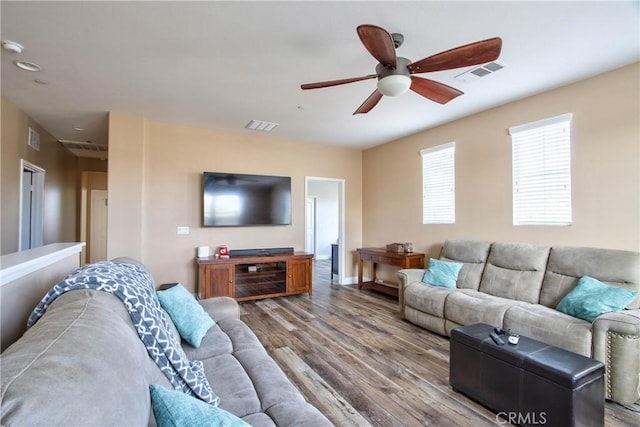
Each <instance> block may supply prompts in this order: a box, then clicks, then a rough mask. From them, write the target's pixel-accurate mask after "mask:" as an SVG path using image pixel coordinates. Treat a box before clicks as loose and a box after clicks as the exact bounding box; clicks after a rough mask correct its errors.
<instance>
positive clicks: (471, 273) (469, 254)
mask: <svg viewBox="0 0 640 427" xmlns="http://www.w3.org/2000/svg"><path fill="white" fill-rule="evenodd" d="M490 248H491V243H489V242H482V241H478V240H447V241H446V242H444V245H443V246H442V251H441V253H440V259H441V260H443V261H456V262H461V263H463V264H464V265H463V266H462V269H461V270H460V273H459V274H458V280H457V284H456V286H457V287H458V288H459V289H473V290H478V288H479V287H480V278H481V277H482V271H483V270H484V265H485V262H486V261H487V257H488V256H489V249H490Z"/></svg>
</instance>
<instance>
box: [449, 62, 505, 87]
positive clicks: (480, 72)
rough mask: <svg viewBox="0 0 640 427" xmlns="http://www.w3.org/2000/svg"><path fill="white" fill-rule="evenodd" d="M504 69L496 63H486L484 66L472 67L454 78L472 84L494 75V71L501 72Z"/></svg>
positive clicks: (502, 65) (501, 64) (499, 63)
mask: <svg viewBox="0 0 640 427" xmlns="http://www.w3.org/2000/svg"><path fill="white" fill-rule="evenodd" d="M504 67H505V65H504V64H503V63H501V62H498V61H493V62H488V63H486V64H483V65H478V66H477V67H473V68H472V69H470V70H467V71H465V72H464V73H461V74H458V75H457V76H456V77H455V78H456V79H457V80H460V81H462V82H465V83H472V82H474V81H476V80H478V79H479V78H481V77H485V76H488V75H489V74H493V73H495V72H496V71H499V70H502V69H503V68H504Z"/></svg>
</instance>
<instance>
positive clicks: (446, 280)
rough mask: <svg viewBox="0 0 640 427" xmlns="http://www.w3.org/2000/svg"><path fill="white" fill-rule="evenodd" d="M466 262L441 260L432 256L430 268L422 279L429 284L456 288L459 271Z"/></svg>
mask: <svg viewBox="0 0 640 427" xmlns="http://www.w3.org/2000/svg"><path fill="white" fill-rule="evenodd" d="M463 265H464V264H462V263H460V262H451V261H440V260H438V259H433V258H431V259H430V260H429V269H428V270H427V271H426V272H425V273H424V276H422V281H423V282H424V283H427V284H429V285H434V286H442V287H445V288H455V287H456V283H457V281H458V273H460V269H461V268H462V266H463Z"/></svg>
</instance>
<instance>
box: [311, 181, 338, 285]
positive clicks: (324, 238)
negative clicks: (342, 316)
mask: <svg viewBox="0 0 640 427" xmlns="http://www.w3.org/2000/svg"><path fill="white" fill-rule="evenodd" d="M344 200H345V194H344V179H335V178H322V177H305V220H306V223H305V249H306V250H307V251H310V250H312V253H313V254H314V257H315V259H316V260H329V259H331V257H332V245H337V247H338V251H337V257H338V283H345V282H346V279H345V274H344V273H345V272H344V266H345V262H344V254H345V248H344V244H342V242H345V241H346V240H345V227H344V204H345V203H344Z"/></svg>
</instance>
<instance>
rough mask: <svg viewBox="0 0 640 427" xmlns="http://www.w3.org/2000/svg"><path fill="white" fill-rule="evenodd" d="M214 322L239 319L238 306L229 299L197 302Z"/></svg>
mask: <svg viewBox="0 0 640 427" xmlns="http://www.w3.org/2000/svg"><path fill="white" fill-rule="evenodd" d="M198 302H199V303H200V305H202V307H203V308H204V310H205V311H206V312H207V313H209V316H211V317H212V318H213V320H215V321H216V322H219V321H220V320H222V319H227V318H232V319H240V306H238V303H237V302H236V300H234V299H233V298H230V297H213V298H207V299H202V300H199V301H198Z"/></svg>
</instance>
